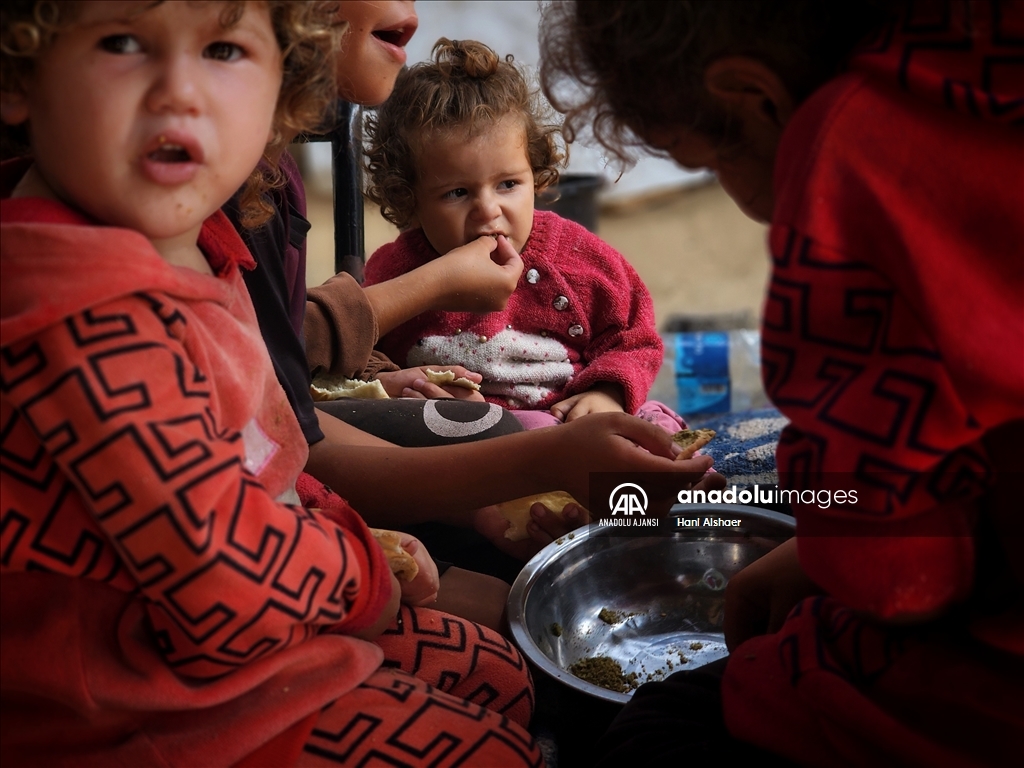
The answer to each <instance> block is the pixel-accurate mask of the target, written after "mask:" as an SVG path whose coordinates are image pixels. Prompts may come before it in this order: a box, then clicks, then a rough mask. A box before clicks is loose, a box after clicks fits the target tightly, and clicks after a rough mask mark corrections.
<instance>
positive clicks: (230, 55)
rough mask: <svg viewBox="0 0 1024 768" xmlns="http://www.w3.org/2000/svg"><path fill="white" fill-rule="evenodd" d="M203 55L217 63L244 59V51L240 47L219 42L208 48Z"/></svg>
mask: <svg viewBox="0 0 1024 768" xmlns="http://www.w3.org/2000/svg"><path fill="white" fill-rule="evenodd" d="M203 53H204V55H205V56H206V58H208V59H214V60H215V61H235V60H236V59H240V58H241V57H242V53H243V51H242V49H241V47H240V46H237V45H235V44H234V43H225V42H223V41H218V42H216V43H210V44H209V45H208V46H206V50H205V51H203Z"/></svg>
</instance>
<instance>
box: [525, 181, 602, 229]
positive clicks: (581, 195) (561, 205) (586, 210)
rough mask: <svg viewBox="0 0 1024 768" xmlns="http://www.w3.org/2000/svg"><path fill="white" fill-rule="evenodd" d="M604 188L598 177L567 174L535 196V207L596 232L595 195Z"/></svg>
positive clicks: (596, 209)
mask: <svg viewBox="0 0 1024 768" xmlns="http://www.w3.org/2000/svg"><path fill="white" fill-rule="evenodd" d="M603 186H604V179H603V178H601V177H600V176H593V175H586V174H571V173H567V174H564V175H562V176H560V177H559V179H558V183H557V184H556V185H554V186H553V187H549V188H548V189H546V190H544V191H543V192H541V193H540V194H539V195H537V201H536V206H537V208H538V209H540V210H542V211H554V212H555V213H557V214H558V215H559V216H562V217H563V218H566V219H569V220H570V221H575V222H576V223H577V224H582V225H583V226H584V227H586V228H587V229H589V230H590V231H591V232H597V212H598V205H597V193H598V192H599V191H600V189H601V187H603Z"/></svg>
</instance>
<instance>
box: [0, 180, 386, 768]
mask: <svg viewBox="0 0 1024 768" xmlns="http://www.w3.org/2000/svg"><path fill="white" fill-rule="evenodd" d="M3 169H4V175H5V177H6V178H5V179H4V187H5V195H6V194H8V193H9V190H10V189H11V188H12V187H13V185H14V183H15V182H16V180H17V178H18V177H20V173H21V171H22V169H12V167H11V166H10V165H9V164H5V166H4V167H3ZM0 216H2V234H3V236H2V244H0V265H2V280H0V290H2V319H0V345H2V357H0V382H2V387H0V394H2V399H0V424H2V430H0V435H2V443H0V445H2V451H0V499H2V503H0V531H2V539H0V543H2V544H0V616H2V619H0V648H2V670H0V683H2V700H3V739H2V741H3V747H2V762H3V764H4V765H16V764H23V763H25V762H31V763H33V764H46V765H61V764H65V763H74V764H76V765H94V764H95V765H104V766H109V765H125V766H127V765H132V766H136V765H157V764H159V765H182V766H186V765H187V766H194V765H200V764H203V765H231V764H233V763H235V762H237V761H239V760H240V759H242V758H244V757H246V756H247V755H251V754H253V753H254V752H255V751H256V750H258V749H259V748H260V747H261V745H264V744H266V743H267V742H268V741H269V740H271V739H273V738H274V737H275V736H278V735H280V734H283V733H285V732H286V731H288V729H290V728H292V727H293V726H294V725H295V724H297V723H301V721H304V720H305V719H306V718H307V717H308V716H309V715H311V714H315V713H317V712H318V711H319V710H320V708H322V707H323V706H325V705H326V704H327V703H329V702H331V701H334V700H335V699H337V698H338V697H339V696H341V695H343V694H344V693H345V692H346V691H348V690H351V689H352V688H353V687H355V686H356V685H359V684H360V683H361V682H362V681H363V680H365V679H366V678H367V677H368V676H369V675H370V674H371V673H372V672H373V671H374V670H375V669H376V668H377V667H378V666H379V664H380V661H381V658H382V653H381V651H380V649H379V648H378V647H376V646H375V645H372V644H370V643H365V642H363V641H360V640H356V639H354V638H351V637H346V636H344V635H341V634H322V633H323V632H324V630H328V631H341V632H351V631H355V630H357V629H359V628H360V627H362V626H366V625H368V624H369V623H371V622H372V621H373V620H375V619H376V618H377V617H378V616H379V614H380V611H381V609H382V607H383V605H384V604H385V602H386V600H387V598H388V596H389V593H390V577H389V576H388V567H387V564H386V562H385V561H384V559H383V555H382V553H381V550H380V548H379V547H378V546H377V545H376V544H375V543H373V541H372V538H371V537H370V536H369V534H368V532H367V530H366V527H365V525H364V524H363V523H362V521H361V520H360V519H359V518H358V516H357V515H355V514H354V513H352V512H351V511H350V510H347V509H336V510H331V511H330V512H327V513H323V514H321V513H312V512H309V511H306V510H303V509H302V508H300V507H294V506H287V505H285V504H282V503H280V502H279V501H276V500H275V498H277V497H281V498H290V497H294V481H295V478H296V476H297V474H298V472H299V471H300V469H301V467H302V466H303V463H304V461H305V458H306V442H305V440H304V439H303V437H302V433H301V431H300V430H299V427H298V424H297V422H296V420H295V417H294V415H293V414H292V411H291V408H290V406H289V405H288V401H287V400H286V398H285V395H284V392H283V390H282V389H281V387H280V386H279V385H278V383H277V381H276V379H275V376H274V371H273V368H272V367H271V364H270V360H269V358H268V356H267V352H266V349H265V347H264V346H263V342H262V340H261V337H260V333H259V329H258V327H257V325H256V320H255V316H254V314H253V310H252V305H251V303H250V302H249V298H248V294H247V293H246V292H245V288H244V286H243V284H242V280H241V277H240V275H239V265H245V264H247V263H249V262H250V257H249V255H248V252H247V251H246V250H245V248H244V246H243V245H242V243H241V240H240V239H239V238H238V236H237V234H236V233H235V232H234V230H233V229H232V228H231V225H230V224H229V223H228V222H227V219H226V218H225V217H224V216H223V215H222V214H220V213H219V212H218V213H217V214H215V215H214V216H213V217H211V218H210V219H209V220H208V222H207V223H206V225H205V226H204V228H203V230H202V234H201V237H200V247H201V248H202V249H203V251H204V253H205V254H206V255H207V258H208V260H209V261H210V264H211V266H212V267H213V268H214V271H215V272H216V273H217V276H216V277H210V276H206V275H201V274H199V273H197V272H194V271H192V270H188V269H183V268H175V267H171V266H169V265H168V264H167V263H165V262H164V261H163V260H162V259H160V257H159V256H158V255H157V253H156V252H155V251H154V250H153V249H152V247H151V246H150V244H149V243H148V241H146V240H145V239H144V238H143V237H142V236H140V235H138V234H137V233H135V232H131V231H128V230H121V229H115V228H110V227H99V226H96V225H94V224H92V223H90V222H88V221H86V220H84V219H83V218H82V217H81V216H79V215H78V214H76V213H73V212H72V211H70V210H69V209H67V208H65V207H63V206H61V205H59V204H57V203H53V202H50V201H45V200H39V199H33V198H19V199H4V200H2V201H0ZM302 739H303V736H302V735H301V734H299V735H298V737H297V743H299V744H301V741H302ZM293 740H294V739H293Z"/></svg>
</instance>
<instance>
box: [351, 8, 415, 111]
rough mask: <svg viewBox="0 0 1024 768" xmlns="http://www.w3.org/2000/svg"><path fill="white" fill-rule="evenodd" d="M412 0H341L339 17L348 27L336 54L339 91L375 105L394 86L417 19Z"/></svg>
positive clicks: (379, 102)
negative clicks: (337, 54)
mask: <svg viewBox="0 0 1024 768" xmlns="http://www.w3.org/2000/svg"><path fill="white" fill-rule="evenodd" d="M413 2H414V0H343V2H341V3H340V9H339V11H338V20H339V21H347V22H348V24H349V27H348V31H347V32H346V33H345V37H344V39H343V40H342V42H341V53H340V54H339V56H338V63H337V72H338V95H339V96H340V97H341V98H343V99H344V100H345V101H351V102H353V103H355V104H366V105H370V106H376V105H378V104H381V103H383V102H384V101H385V100H386V99H387V97H388V96H390V95H391V91H392V90H393V89H394V87H395V78H397V77H398V73H399V72H400V71H401V70H402V67H403V65H404V64H405V60H406V54H405V45H406V43H408V42H409V40H411V39H412V36H413V33H415V32H416V26H417V24H418V23H419V22H418V21H417V18H416V9H415V8H414V7H413Z"/></svg>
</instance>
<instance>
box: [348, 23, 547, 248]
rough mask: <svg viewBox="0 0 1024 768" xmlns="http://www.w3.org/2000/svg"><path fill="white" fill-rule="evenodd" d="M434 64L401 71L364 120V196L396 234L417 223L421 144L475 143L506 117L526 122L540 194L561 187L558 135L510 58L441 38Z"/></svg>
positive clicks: (470, 43) (544, 107) (542, 104)
mask: <svg viewBox="0 0 1024 768" xmlns="http://www.w3.org/2000/svg"><path fill="white" fill-rule="evenodd" d="M432 58H433V60H432V61H429V62H422V63H420V64H416V65H414V66H412V67H410V68H408V69H406V70H403V71H402V73H401V74H400V75H399V76H398V80H397V81H396V82H395V89H394V91H393V93H392V94H391V97H390V98H389V99H388V100H387V101H386V102H384V104H383V105H381V106H380V107H379V108H378V109H377V111H376V113H371V114H370V115H369V116H368V117H367V120H366V127H365V130H366V148H365V155H366V159H367V165H366V168H367V173H368V183H367V190H366V196H367V197H368V198H369V199H370V200H372V201H373V202H374V203H376V204H377V205H379V206H380V211H381V214H382V215H383V216H384V218H385V219H387V220H388V221H390V222H391V223H393V224H394V225H395V226H397V227H398V228H399V229H404V228H405V227H407V226H409V223H410V221H411V220H412V217H413V215H414V213H415V211H416V195H415V192H414V187H415V185H416V179H417V175H416V157H415V150H416V149H417V148H418V147H421V146H422V144H423V141H424V140H426V139H429V138H434V137H449V136H451V135H453V134H454V133H456V132H459V131H466V132H468V133H469V134H470V135H472V134H473V133H474V132H476V131H478V130H480V129H481V128H486V127H488V126H491V125H493V124H494V123H495V122H497V121H498V120H500V119H502V118H503V117H505V116H506V115H515V116H517V117H521V119H522V121H523V125H524V127H525V129H526V147H527V150H526V151H527V155H528V156H529V158H530V166H531V168H532V170H533V176H534V186H535V191H536V192H540V191H542V190H544V189H546V188H547V187H549V186H551V185H552V184H554V183H556V182H557V181H558V167H559V166H561V165H563V164H564V163H565V160H566V151H565V148H564V145H563V144H562V143H561V141H560V137H561V129H560V127H559V126H558V124H557V123H554V122H553V121H552V119H551V115H552V112H551V110H550V108H549V107H548V106H547V103H546V102H545V101H544V100H543V98H542V97H541V95H540V93H539V91H538V90H537V89H531V87H530V86H529V84H528V83H527V79H526V76H525V75H524V74H523V72H522V71H521V70H520V68H519V67H517V66H516V65H515V64H514V59H513V57H512V56H511V55H509V56H507V57H506V58H505V59H504V60H502V59H500V58H499V57H498V55H497V54H496V53H495V52H494V51H493V50H491V49H490V48H489V47H487V46H486V45H484V44H483V43H478V42H476V41H473V40H461V41H459V40H454V41H453V40H449V39H448V38H445V37H442V38H441V39H439V40H438V41H437V42H436V43H435V44H434V48H433V51H432Z"/></svg>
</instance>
